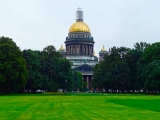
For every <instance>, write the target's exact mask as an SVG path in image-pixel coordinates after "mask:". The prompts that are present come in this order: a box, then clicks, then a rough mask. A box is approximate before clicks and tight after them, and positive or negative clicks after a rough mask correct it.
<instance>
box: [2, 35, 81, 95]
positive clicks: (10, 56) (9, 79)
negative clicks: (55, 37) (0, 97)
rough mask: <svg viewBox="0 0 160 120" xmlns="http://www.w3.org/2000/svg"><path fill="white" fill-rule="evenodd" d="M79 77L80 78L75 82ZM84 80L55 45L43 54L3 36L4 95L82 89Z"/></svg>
mask: <svg viewBox="0 0 160 120" xmlns="http://www.w3.org/2000/svg"><path fill="white" fill-rule="evenodd" d="M74 78H76V79H74ZM82 82H83V77H82V75H81V74H80V73H79V72H75V73H73V72H72V69H71V63H70V62H69V61H68V60H67V59H65V58H62V56H61V55H60V53H59V52H58V51H57V50H56V49H55V47H54V46H52V45H49V46H47V47H45V48H44V49H43V50H42V51H38V50H31V49H27V50H23V51H21V50H20V48H19V47H17V45H16V43H15V42H14V41H13V40H12V39H11V38H8V37H0V93H1V94H7V93H24V92H29V93H30V92H33V93H34V92H36V90H38V89H40V90H46V91H57V90H58V89H62V90H63V91H64V90H66V89H67V90H68V91H71V90H77V89H82V88H81V87H80V86H81V84H82Z"/></svg>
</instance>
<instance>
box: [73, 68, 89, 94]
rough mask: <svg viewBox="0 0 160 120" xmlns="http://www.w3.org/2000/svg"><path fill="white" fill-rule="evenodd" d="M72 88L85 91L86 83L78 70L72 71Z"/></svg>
mask: <svg viewBox="0 0 160 120" xmlns="http://www.w3.org/2000/svg"><path fill="white" fill-rule="evenodd" d="M73 74H74V75H73V77H74V90H75V91H77V90H78V91H86V87H87V86H86V85H87V84H86V83H85V82H84V79H83V76H82V74H81V73H80V72H78V71H74V73H73Z"/></svg>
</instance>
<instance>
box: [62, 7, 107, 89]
mask: <svg viewBox="0 0 160 120" xmlns="http://www.w3.org/2000/svg"><path fill="white" fill-rule="evenodd" d="M64 43H65V49H64V48H63V46H61V48H60V49H59V52H60V53H61V55H62V56H63V57H65V58H66V59H68V60H69V61H70V62H71V63H72V70H73V71H79V72H81V74H82V75H83V78H84V81H85V82H87V88H88V89H89V90H91V89H92V79H93V68H94V66H95V65H96V64H98V63H99V61H98V57H97V56H96V55H95V53H94V44H95V41H94V38H93V37H92V35H91V32H90V29H89V27H88V25H87V24H86V23H84V21H83V11H82V9H81V8H78V9H77V11H76V22H75V23H74V24H73V25H72V26H71V27H70V29H69V33H68V36H67V37H66V40H65V42H64ZM101 51H103V53H105V52H106V50H105V49H104V47H103V50H101ZM101 51H100V56H101V57H102V58H103V55H104V54H101ZM100 60H103V59H100Z"/></svg>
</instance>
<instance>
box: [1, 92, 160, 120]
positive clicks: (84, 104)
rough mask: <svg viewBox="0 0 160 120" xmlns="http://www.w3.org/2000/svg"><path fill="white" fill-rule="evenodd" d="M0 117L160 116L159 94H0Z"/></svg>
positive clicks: (159, 119)
mask: <svg viewBox="0 0 160 120" xmlns="http://www.w3.org/2000/svg"><path fill="white" fill-rule="evenodd" d="M0 120H160V96H154V95H113V94H112V95H110V94H86V95H83V94H82V95H76V94H75V95H74V94H73V95H72V94H70V95H17V96H0Z"/></svg>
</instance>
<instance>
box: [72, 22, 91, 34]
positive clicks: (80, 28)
mask: <svg viewBox="0 0 160 120" xmlns="http://www.w3.org/2000/svg"><path fill="white" fill-rule="evenodd" d="M69 32H90V29H89V27H88V25H87V24H86V23H84V22H75V23H74V24H73V25H72V26H71V27H70V29H69Z"/></svg>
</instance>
